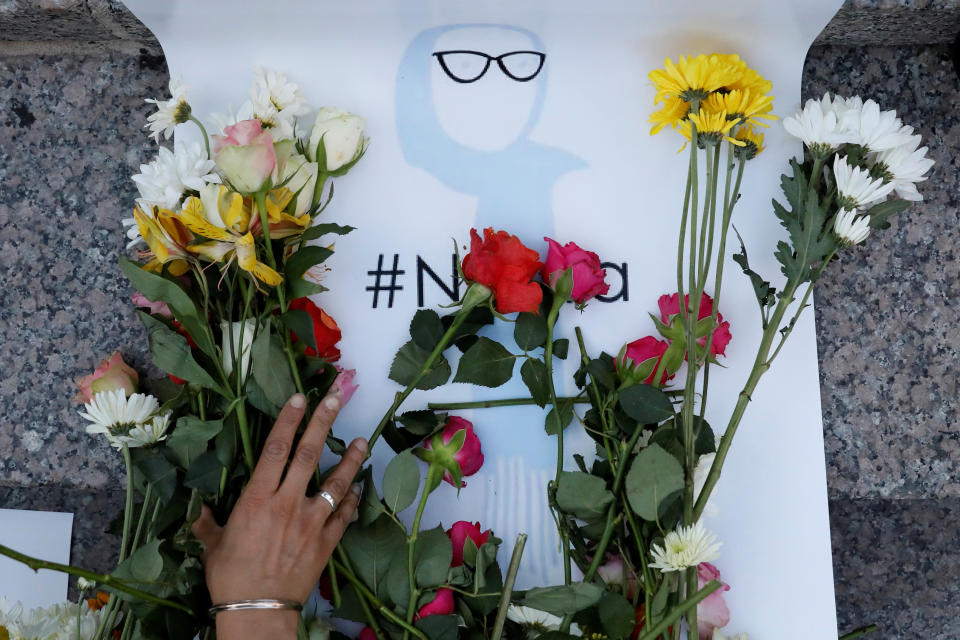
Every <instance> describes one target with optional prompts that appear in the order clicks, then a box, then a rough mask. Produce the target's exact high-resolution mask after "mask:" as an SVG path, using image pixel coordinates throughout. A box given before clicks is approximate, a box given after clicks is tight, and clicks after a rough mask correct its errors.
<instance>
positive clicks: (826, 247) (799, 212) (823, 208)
mask: <svg viewBox="0 0 960 640" xmlns="http://www.w3.org/2000/svg"><path fill="white" fill-rule="evenodd" d="M790 166H791V167H792V168H793V176H792V177H791V176H788V175H786V174H784V175H782V176H781V177H780V188H781V190H782V191H783V194H784V195H785V196H786V199H787V203H788V204H789V206H790V208H789V209H787V208H786V207H784V206H783V205H782V204H780V203H779V202H777V201H776V200H774V201H773V212H774V214H775V215H776V216H777V218H778V219H779V220H780V224H781V225H782V226H783V228H784V229H786V230H787V233H788V235H789V239H790V241H789V243H788V242H785V241H783V240H781V241H780V242H778V243H777V251H776V253H775V254H774V255H775V257H776V258H777V261H778V262H779V263H780V267H781V271H782V272H783V275H785V276H786V277H787V279H788V281H790V282H793V283H795V284H800V283H802V282H809V281H811V280H813V278H814V276H815V273H814V267H815V266H816V265H817V264H819V263H820V262H821V261H822V260H824V259H825V258H826V257H827V255H829V254H830V252H831V251H833V250H834V249H835V248H836V246H837V245H836V241H835V240H834V237H833V232H832V230H831V229H830V228H829V227H828V226H827V221H828V220H829V218H830V217H831V215H832V213H833V209H834V205H833V198H832V197H830V196H829V195H828V196H827V197H826V198H825V199H824V200H823V201H821V199H820V195H819V194H818V193H817V189H816V188H815V187H814V186H812V185H810V184H809V181H808V177H807V174H806V171H805V169H804V167H803V165H801V164H800V163H799V162H797V161H796V160H791V161H790Z"/></svg>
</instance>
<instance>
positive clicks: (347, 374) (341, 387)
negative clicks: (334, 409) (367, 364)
mask: <svg viewBox="0 0 960 640" xmlns="http://www.w3.org/2000/svg"><path fill="white" fill-rule="evenodd" d="M333 366H334V368H335V369H336V370H337V377H336V378H335V379H334V380H333V384H332V385H330V391H331V392H332V393H338V392H339V393H340V397H341V398H342V399H343V404H347V403H348V402H350V398H352V397H353V393H354V392H355V391H356V390H357V387H358V386H359V385H358V384H356V383H355V382H354V381H353V378H354V377H355V376H356V375H357V370H356V369H344V368H343V367H341V366H340V365H338V364H335V365H333Z"/></svg>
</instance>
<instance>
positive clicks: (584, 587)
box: [523, 582, 604, 617]
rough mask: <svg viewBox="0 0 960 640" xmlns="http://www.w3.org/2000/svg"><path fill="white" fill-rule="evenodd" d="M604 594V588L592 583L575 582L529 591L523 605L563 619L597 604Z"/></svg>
mask: <svg viewBox="0 0 960 640" xmlns="http://www.w3.org/2000/svg"><path fill="white" fill-rule="evenodd" d="M603 592H604V590H603V587H601V586H599V585H596V584H593V583H590V582H574V583H573V584H570V585H562V586H558V587H538V588H536V589H530V590H529V591H527V593H526V595H525V596H524V598H523V604H524V606H527V607H533V608H534V609H539V610H541V611H546V612H548V613H552V614H553V615H555V616H561V617H562V616H565V615H567V614H568V613H576V612H577V611H580V610H581V609H586V608H587V607H592V606H593V605H595V604H597V602H599V601H600V598H601V597H602V596H603Z"/></svg>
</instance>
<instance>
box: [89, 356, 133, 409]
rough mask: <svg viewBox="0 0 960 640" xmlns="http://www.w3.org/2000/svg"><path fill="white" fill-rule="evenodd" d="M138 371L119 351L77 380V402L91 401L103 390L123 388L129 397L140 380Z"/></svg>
mask: <svg viewBox="0 0 960 640" xmlns="http://www.w3.org/2000/svg"><path fill="white" fill-rule="evenodd" d="M139 379H140V378H139V376H137V372H136V371H134V370H133V369H132V368H131V367H130V365H128V364H127V363H126V362H124V361H123V357H121V356H120V352H119V351H114V352H113V355H111V356H110V357H109V358H107V359H106V360H104V361H103V362H101V363H100V364H99V365H98V366H97V368H96V369H94V371H93V373H91V374H90V375H88V376H86V377H83V378H80V379H79V380H77V387H79V389H80V390H79V391H78V392H77V395H76V396H75V397H74V400H76V401H77V402H90V401H91V400H93V396H95V395H96V394H98V393H100V392H101V391H113V390H115V389H123V392H124V393H125V394H126V396H127V397H128V398H129V397H130V396H131V395H132V394H133V393H135V392H136V390H137V382H138V381H139Z"/></svg>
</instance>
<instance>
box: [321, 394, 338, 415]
mask: <svg viewBox="0 0 960 640" xmlns="http://www.w3.org/2000/svg"><path fill="white" fill-rule="evenodd" d="M323 406H325V407H326V408H327V409H330V410H331V411H336V410H337V409H339V408H340V398H339V396H336V395H328V396H327V397H326V398H325V399H324V401H323Z"/></svg>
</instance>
